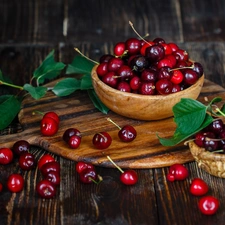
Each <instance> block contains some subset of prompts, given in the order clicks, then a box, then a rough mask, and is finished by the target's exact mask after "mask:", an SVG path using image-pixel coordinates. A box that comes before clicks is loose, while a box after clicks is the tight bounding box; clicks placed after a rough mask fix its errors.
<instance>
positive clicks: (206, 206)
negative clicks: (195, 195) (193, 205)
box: [198, 196, 220, 215]
mask: <svg viewBox="0 0 225 225" xmlns="http://www.w3.org/2000/svg"><path fill="white" fill-rule="evenodd" d="M219 205H220V203H219V200H218V199H217V198H215V197H213V196H204V197H202V198H201V199H200V200H199V202H198V208H199V210H200V211H201V212H202V213H203V214H205V215H213V214H215V213H216V212H217V210H218V209H219Z"/></svg>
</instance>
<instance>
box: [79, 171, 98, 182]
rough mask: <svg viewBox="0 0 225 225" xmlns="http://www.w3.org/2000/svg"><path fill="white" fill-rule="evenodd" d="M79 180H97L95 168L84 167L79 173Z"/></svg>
mask: <svg viewBox="0 0 225 225" xmlns="http://www.w3.org/2000/svg"><path fill="white" fill-rule="evenodd" d="M79 177H80V181H81V182H82V183H85V184H90V183H92V182H97V173H96V171H95V170H93V169H90V168H86V169H84V170H82V171H81V173H79Z"/></svg>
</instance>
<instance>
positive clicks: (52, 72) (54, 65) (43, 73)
mask: <svg viewBox="0 0 225 225" xmlns="http://www.w3.org/2000/svg"><path fill="white" fill-rule="evenodd" d="M65 66H66V65H65V64H64V63H62V62H56V61H55V59H54V50H52V51H51V52H50V53H49V54H48V56H47V57H46V58H45V59H44V61H43V62H42V64H41V65H40V66H39V67H38V68H37V69H36V70H35V71H34V73H33V77H34V78H36V79H37V83H38V85H40V84H43V83H44V82H45V80H52V79H54V78H56V77H57V76H58V75H59V74H60V72H61V71H62V70H63V69H64V67H65Z"/></svg>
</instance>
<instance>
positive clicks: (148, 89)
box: [138, 82, 155, 95]
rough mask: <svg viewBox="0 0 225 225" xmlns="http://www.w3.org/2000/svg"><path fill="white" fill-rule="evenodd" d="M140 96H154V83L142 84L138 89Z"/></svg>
mask: <svg viewBox="0 0 225 225" xmlns="http://www.w3.org/2000/svg"><path fill="white" fill-rule="evenodd" d="M138 91H139V93H140V94H142V95H154V94H155V83H154V82H142V83H141V84H140V86H139V89H138Z"/></svg>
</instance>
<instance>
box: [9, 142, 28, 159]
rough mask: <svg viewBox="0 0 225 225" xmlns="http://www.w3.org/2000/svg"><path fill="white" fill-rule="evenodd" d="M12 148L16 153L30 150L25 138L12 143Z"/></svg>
mask: <svg viewBox="0 0 225 225" xmlns="http://www.w3.org/2000/svg"><path fill="white" fill-rule="evenodd" d="M12 150H13V152H14V153H15V154H16V155H21V154H23V153H24V152H28V151H29V150H30V144H29V142H28V141H26V140H19V141H16V142H15V143H14V144H13V147H12Z"/></svg>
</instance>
